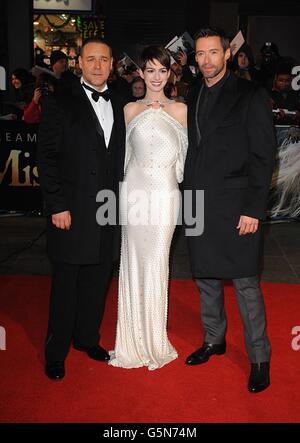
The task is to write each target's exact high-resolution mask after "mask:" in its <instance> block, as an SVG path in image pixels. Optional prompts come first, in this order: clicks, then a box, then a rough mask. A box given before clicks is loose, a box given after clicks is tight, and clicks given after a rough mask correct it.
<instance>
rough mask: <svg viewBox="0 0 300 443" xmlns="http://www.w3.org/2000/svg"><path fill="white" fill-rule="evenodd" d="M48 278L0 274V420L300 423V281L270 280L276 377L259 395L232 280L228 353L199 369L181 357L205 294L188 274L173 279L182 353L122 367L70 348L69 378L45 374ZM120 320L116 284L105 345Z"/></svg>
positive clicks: (172, 324) (194, 333) (188, 348)
mask: <svg viewBox="0 0 300 443" xmlns="http://www.w3.org/2000/svg"><path fill="white" fill-rule="evenodd" d="M49 285H50V279H49V278H48V277H38V276H1V277H0V294H1V295H0V296H1V312H0V326H2V327H4V328H5V330H6V350H1V351H0V360H1V366H0V392H1V393H0V421H1V422H4V423H7V422H12V423H15V422H17V423H27V422H31V423H35V422H173V423H174V422H299V421H300V402H299V398H300V370H299V368H300V350H299V351H294V350H293V349H292V347H291V342H292V339H293V336H292V328H293V327H294V326H299V325H300V316H299V313H300V285H287V284H270V283H264V284H263V285H262V286H263V290H264V294H265V302H266V307H267V314H268V330H269V336H270V339H271V342H272V346H273V354H272V366H271V382H272V385H271V387H270V388H269V389H267V390H266V391H264V392H262V393H260V394H257V395H254V394H250V393H248V391H247V389H246V385H247V379H248V370H249V368H248V360H247V357H246V353H245V349H244V343H243V333H242V325H241V321H240V317H239V313H238V309H237V304H236V300H235V297H234V294H233V291H232V288H231V287H230V286H228V287H226V311H227V317H228V335H227V340H228V350H227V353H226V354H225V355H224V356H219V357H212V358H211V359H210V361H209V362H208V363H207V364H205V365H202V366H195V367H188V366H186V365H185V364H184V361H185V357H186V356H187V355H188V354H189V353H190V352H192V351H194V350H195V348H196V347H198V346H199V345H200V344H201V341H202V331H201V329H200V322H199V303H198V302H199V300H198V293H197V289H196V287H195V285H194V283H193V282H192V281H186V280H182V281H173V282H172V283H171V291H170V316H169V336H170V340H171V341H172V343H173V344H174V345H175V347H176V348H177V350H178V352H179V359H177V360H175V361H174V362H172V363H170V364H169V365H167V366H165V367H163V368H162V369H159V370H156V371H153V372H150V371H148V370H147V369H146V368H140V369H131V370H126V369H118V368H113V367H110V366H107V365H106V364H104V363H98V362H94V361H93V360H91V359H89V358H88V357H87V356H86V355H85V354H83V353H81V352H78V351H75V350H74V349H71V350H70V354H69V356H68V359H67V361H66V377H65V379H64V380H63V381H61V382H51V381H50V380H48V379H47V378H46V377H45V375H44V373H43V342H44V335H45V328H46V323H47V310H48V294H49ZM115 325H116V281H113V283H112V286H111V290H110V294H109V297H108V302H107V306H106V313H105V318H104V322H103V327H102V331H103V340H102V344H103V345H104V346H105V347H106V348H108V349H111V348H112V346H113V343H114V334H115Z"/></svg>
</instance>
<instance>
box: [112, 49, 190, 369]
mask: <svg viewBox="0 0 300 443" xmlns="http://www.w3.org/2000/svg"><path fill="white" fill-rule="evenodd" d="M140 75H141V77H142V78H143V79H144V80H145V83H146V87H147V92H146V96H145V98H144V99H143V100H139V101H137V102H134V103H128V104H127V105H126V106H125V108H124V112H125V119H126V124H127V133H126V156H125V177H124V182H123V184H122V189H121V196H120V215H121V224H122V246H121V262H120V273H119V299H118V321H117V334H116V343H115V348H114V350H113V351H110V355H111V358H110V361H109V364H110V365H113V366H117V367H122V368H138V367H141V366H147V367H148V369H149V370H153V369H157V368H160V367H162V366H164V365H165V364H166V363H169V362H170V361H172V360H174V359H175V358H177V357H178V355H177V352H176V350H175V349H174V347H173V346H172V345H171V343H170V342H169V339H168V336H167V312H168V280H169V252H170V245H171V241H172V237H173V233H174V229H175V226H176V222H177V217H178V211H179V202H180V193H179V190H178V183H180V182H181V181H182V179H183V169H184V161H185V157H186V150H187V130H186V120H187V118H186V114H187V111H186V105H185V104H183V103H177V102H175V101H172V100H168V99H167V97H166V96H165V94H164V86H165V85H166V83H167V80H168V77H169V75H170V56H169V53H168V52H167V51H166V50H165V49H164V48H163V47H158V46H150V47H148V48H146V49H145V50H144V52H143V54H142V66H141V70H140Z"/></svg>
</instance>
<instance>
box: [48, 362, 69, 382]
mask: <svg viewBox="0 0 300 443" xmlns="http://www.w3.org/2000/svg"><path fill="white" fill-rule="evenodd" d="M45 374H46V375H47V377H48V378H50V379H51V380H61V379H63V378H64V376H65V364H64V362H63V361H51V362H48V363H46V367H45Z"/></svg>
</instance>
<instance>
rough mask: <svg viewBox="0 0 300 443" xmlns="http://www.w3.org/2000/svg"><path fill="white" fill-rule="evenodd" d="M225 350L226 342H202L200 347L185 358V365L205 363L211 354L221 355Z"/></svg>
mask: <svg viewBox="0 0 300 443" xmlns="http://www.w3.org/2000/svg"><path fill="white" fill-rule="evenodd" d="M225 352H226V342H225V341H224V342H223V343H220V344H212V343H206V342H204V343H203V345H202V347H201V348H199V349H197V351H195V352H193V353H192V354H191V355H189V356H188V357H187V359H186V361H185V362H186V364H187V365H200V364H201V363H206V362H207V361H208V360H209V357H210V356H211V355H214V354H215V355H222V354H225Z"/></svg>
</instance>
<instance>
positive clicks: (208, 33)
mask: <svg viewBox="0 0 300 443" xmlns="http://www.w3.org/2000/svg"><path fill="white" fill-rule="evenodd" d="M204 37H220V39H221V45H222V47H223V49H224V52H225V51H226V50H227V49H228V48H230V44H229V38H228V37H227V36H226V34H225V32H224V31H223V29H221V28H216V27H212V26H211V27H208V28H201V29H199V30H198V31H197V32H196V34H195V36H194V39H195V42H196V41H197V40H198V39H199V38H204Z"/></svg>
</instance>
